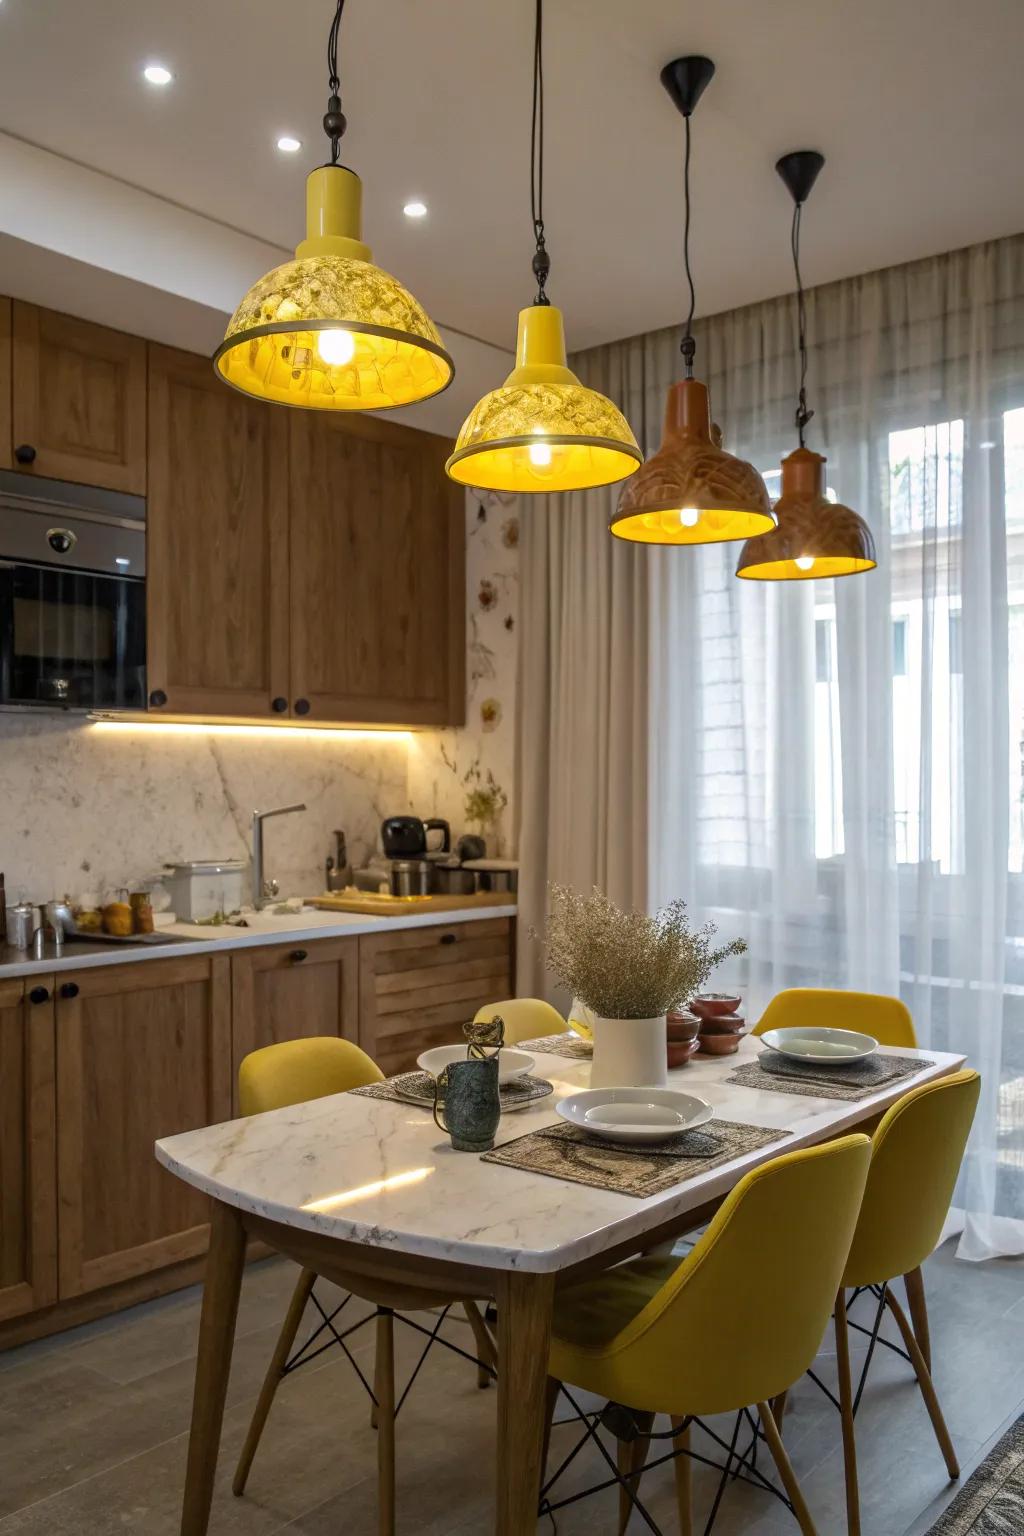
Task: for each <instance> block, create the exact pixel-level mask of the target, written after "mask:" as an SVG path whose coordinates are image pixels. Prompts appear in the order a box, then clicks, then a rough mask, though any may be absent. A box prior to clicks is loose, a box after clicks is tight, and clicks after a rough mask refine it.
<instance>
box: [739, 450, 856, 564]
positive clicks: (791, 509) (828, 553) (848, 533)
mask: <svg viewBox="0 0 1024 1536" xmlns="http://www.w3.org/2000/svg"><path fill="white" fill-rule="evenodd" d="M825 463H826V460H825V459H824V458H823V457H822V455H821V454H820V453H814V452H813V451H812V450H811V449H810V448H794V450H793V452H792V453H791V454H788V455H787V456H786V458H784V459H783V461H782V495H781V496H780V497H779V499H778V501H777V502H776V503H775V515H776V517H777V518H778V524H779V525H778V527H777V528H776V529H775V530H774V532H773V533H768V534H765V536H764V537H763V538H760V539H751V540H750V541H749V542H748V543H746V544H744V546H743V549H742V551H741V553H740V558H739V563H738V565H737V566H736V575H737V576H743V577H745V578H746V579H747V580H749V581H814V580H817V579H818V578H819V577H820V578H826V577H830V576H856V575H857V574H858V573H859V572H861V571H870V570H872V569H873V568H874V566H875V564H876V560H875V541H874V539H873V538H872V536H871V529H870V528H869V527H868V525H867V523H866V522H865V521H864V519H863V518H862V517H860V516H858V514H857V513H856V512H854V511H853V509H852V508H851V507H844V506H843V505H842V503H841V502H837V501H829V499H828V497H827V496H826V495H825Z"/></svg>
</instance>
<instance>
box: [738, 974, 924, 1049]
mask: <svg viewBox="0 0 1024 1536" xmlns="http://www.w3.org/2000/svg"><path fill="white" fill-rule="evenodd" d="M815 1024H826V1025H828V1027H829V1028H830V1029H858V1030H860V1031H861V1033H862V1034H867V1035H873V1036H874V1037H875V1039H876V1040H877V1041H878V1043H879V1045H895V1046H903V1047H904V1048H905V1049H906V1048H911V1049H913V1048H915V1047H916V1046H917V1035H916V1034H915V1033H914V1021H913V1019H912V1018H911V1017H910V1009H909V1008H908V1007H907V1005H906V1003H904V1002H901V1001H900V999H899V998H898V997H885V996H884V995H883V994H882V993H880V992H844V991H840V990H839V989H837V988H831V987H788V988H787V989H786V990H785V991H784V992H776V994H775V996H774V997H773V998H772V1000H771V1002H770V1003H769V1004H768V1007H767V1008H766V1009H765V1011H764V1013H763V1014H762V1016H761V1018H760V1020H759V1022H758V1023H757V1024H755V1025H754V1027H753V1029H752V1030H751V1031H750V1033H751V1034H752V1035H763V1034H764V1033H765V1031H766V1030H768V1029H797V1028H801V1027H802V1028H806V1027H808V1026H812V1025H815Z"/></svg>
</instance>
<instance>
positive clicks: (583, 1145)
mask: <svg viewBox="0 0 1024 1536" xmlns="http://www.w3.org/2000/svg"><path fill="white" fill-rule="evenodd" d="M789 1135H790V1132H789V1131H779V1130H765V1129H764V1127H763V1126H760V1125H744V1124H743V1123H742V1122H741V1121H738V1120H715V1121H714V1123H713V1124H712V1125H710V1126H708V1127H707V1128H706V1129H705V1128H704V1127H702V1128H701V1129H699V1130H694V1131H689V1132H687V1134H686V1135H685V1136H680V1137H679V1138H678V1139H676V1140H674V1141H662V1142H652V1143H650V1144H648V1145H647V1146H646V1147H626V1146H622V1145H619V1144H616V1143H613V1142H609V1141H601V1140H599V1138H598V1137H596V1136H591V1135H588V1134H587V1133H586V1132H585V1131H582V1130H580V1129H579V1127H578V1126H575V1125H568V1124H566V1123H564V1122H563V1123H562V1124H560V1125H549V1126H545V1127H544V1129H543V1130H540V1131H531V1132H530V1133H528V1134H527V1135H526V1136H517V1137H516V1139H515V1141H507V1142H506V1143H505V1145H504V1146H501V1147H495V1149H494V1151H493V1152H485V1153H484V1154H483V1156H482V1157H481V1162H484V1163H502V1164H503V1165H504V1166H505V1167H506V1168H523V1169H525V1170H526V1171H527V1172H528V1173H543V1174H546V1175H548V1176H549V1177H550V1178H553V1179H568V1180H570V1181H571V1182H572V1183H573V1184H589V1185H590V1186H591V1187H592V1188H593V1189H606V1190H609V1191H611V1193H613V1194H617V1195H634V1196H635V1197H636V1198H637V1199H638V1200H645V1199H647V1197H648V1196H649V1195H660V1194H662V1193H663V1192H664V1191H665V1190H666V1189H672V1188H673V1186H674V1185H676V1184H682V1183H683V1182H684V1180H686V1179H692V1178H695V1177H696V1176H697V1175H698V1174H700V1173H707V1172H708V1171H709V1170H710V1169H712V1168H717V1167H718V1166H719V1165H720V1164H721V1163H728V1162H731V1161H732V1159H733V1158H734V1157H741V1156H742V1155H743V1154H744V1153H745V1152H757V1151H760V1149H761V1148H762V1147H768V1146H772V1145H773V1144H775V1143H778V1144H779V1145H780V1146H781V1145H782V1143H783V1142H784V1141H785V1140H786V1139H787V1137H788V1136H789Z"/></svg>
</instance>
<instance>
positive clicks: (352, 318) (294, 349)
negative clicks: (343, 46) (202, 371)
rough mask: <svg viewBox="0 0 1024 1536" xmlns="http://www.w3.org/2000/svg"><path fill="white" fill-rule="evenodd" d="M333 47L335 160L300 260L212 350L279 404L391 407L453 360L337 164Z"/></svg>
mask: <svg viewBox="0 0 1024 1536" xmlns="http://www.w3.org/2000/svg"><path fill="white" fill-rule="evenodd" d="M344 5H345V0H337V9H336V11H335V14H334V20H333V22H332V24H331V30H330V34H329V37H328V43H327V63H328V74H329V87H330V98H329V100H328V105H327V112H326V115H325V117H324V131H325V133H326V134H327V137H328V138H329V139H330V142H331V159H330V163H329V164H328V165H322V166H320V167H318V169H317V170H315V171H313V172H311V174H310V176H309V178H308V180H307V182H306V238H305V240H304V241H303V242H302V244H301V245H300V246H299V248H298V250H297V251H296V252H295V260H294V261H287V262H285V263H284V265H283V266H280V267H275V268H274V270H273V271H272V272H268V273H267V275H266V277H262V278H261V279H260V280H259V282H258V283H256V284H255V285H254V286H253V287H252V288H250V289H249V292H248V293H247V294H246V295H245V298H244V299H243V300H242V302H241V303H240V304H239V306H238V308H237V309H236V310H235V313H234V314H233V315H232V317H231V322H230V324H229V325H228V329H227V334H226V335H225V337H224V340H223V342H222V343H221V345H220V346H219V347H218V349H217V351H216V353H215V354H214V359H213V362H214V367H215V368H216V370H217V372H218V374H219V375H220V377H221V378H222V379H223V380H224V381H225V383H227V384H230V385H232V386H233V387H234V388H235V389H238V390H241V391H242V392H243V394H247V395H254V396H256V398H257V399H260V400H272V401H276V402H277V404H279V405H295V406H302V407H305V408H306V409H309V410H320V411H370V410H372V411H384V410H389V409H391V408H393V407H395V406H400V405H411V404H412V403H413V402H414V401H416V400H426V399H429V397H430V396H431V395H436V394H439V393H440V391H441V390H442V389H447V387H448V385H449V384H450V383H451V381H452V378H453V376H454V373H455V366H454V364H453V362H452V360H451V358H450V357H449V355H448V353H447V352H446V351H445V348H444V345H443V343H442V341H441V338H440V336H439V335H438V333H437V330H436V328H435V326H434V324H433V322H432V321H431V319H430V317H429V316H428V315H427V313H426V311H425V310H424V309H423V308H422V307H421V306H420V305H419V304H418V303H417V302H416V300H415V299H414V298H413V296H412V294H411V293H409V292H408V291H407V289H405V288H403V287H402V284H401V283H400V282H399V281H398V279H397V278H394V277H392V276H391V275H390V273H388V272H384V271H382V269H381V268H380V267H377V266H374V264H373V259H372V256H371V253H370V248H369V246H366V245H364V244H363V242H362V239H361V233H362V231H361V215H362V190H363V189H362V183H361V182H360V180H359V177H358V176H357V175H356V174H355V172H354V171H350V170H349V169H348V167H347V166H344V165H339V163H338V155H339V147H338V146H339V142H340V140H341V136H342V134H343V133H344V132H345V127H346V120H345V114H344V113H343V112H342V110H341V97H340V94H339V92H340V88H341V86H340V79H339V76H338V32H339V29H340V26H341V16H342V11H343V10H344Z"/></svg>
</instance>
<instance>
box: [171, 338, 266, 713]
mask: <svg viewBox="0 0 1024 1536" xmlns="http://www.w3.org/2000/svg"><path fill="white" fill-rule="evenodd" d="M148 521H149V537H148V554H147V565H148V579H147V593H146V604H147V630H148V661H147V674H148V685H149V693H150V700H151V703H152V704H153V705H154V706H155V707H162V708H163V709H164V710H166V711H168V712H172V711H173V712H175V713H177V714H188V715H241V716H260V715H263V716H266V717H268V718H270V719H273V718H275V717H276V716H278V715H284V714H286V713H287V711H288V708H289V679H288V424H287V416H286V413H285V412H284V411H283V410H282V409H281V407H280V406H270V405H260V404H259V403H257V402H256V401H252V400H249V399H247V398H246V397H245V396H244V395H240V394H238V393H236V391H234V390H232V389H228V388H227V386H226V385H224V384H222V383H221V382H220V380H218V379H217V378H216V377H215V376H214V372H213V369H212V368H211V366H210V363H209V360H208V359H207V358H203V357H197V356H196V355H195V354H194V353H192V352H177V351H173V350H172V349H171V348H169V347H158V346H151V347H150V349H149V501H148ZM161 695H162V696H163V698H162V702H161Z"/></svg>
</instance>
